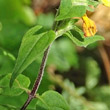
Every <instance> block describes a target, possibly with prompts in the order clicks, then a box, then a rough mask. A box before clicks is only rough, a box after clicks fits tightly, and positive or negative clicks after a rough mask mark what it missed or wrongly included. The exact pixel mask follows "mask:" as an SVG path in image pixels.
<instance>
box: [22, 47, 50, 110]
mask: <svg viewBox="0 0 110 110" xmlns="http://www.w3.org/2000/svg"><path fill="white" fill-rule="evenodd" d="M49 48H50V46H49V47H48V48H47V49H46V51H45V52H44V56H43V59H42V63H41V66H40V70H39V74H38V77H37V79H36V81H35V84H34V86H33V89H32V91H31V93H30V94H29V96H28V99H27V101H26V102H25V104H24V105H23V107H22V108H21V110H25V109H26V107H27V106H28V105H29V103H30V102H31V100H32V99H33V98H35V95H36V92H37V90H38V88H39V85H40V83H41V80H42V77H43V74H44V68H45V65H46V61H47V57H48V53H49Z"/></svg>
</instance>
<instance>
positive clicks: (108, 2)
mask: <svg viewBox="0 0 110 110" xmlns="http://www.w3.org/2000/svg"><path fill="white" fill-rule="evenodd" d="M100 1H101V2H102V3H103V4H104V5H105V6H107V7H110V0H100Z"/></svg>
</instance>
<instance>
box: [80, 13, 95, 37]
mask: <svg viewBox="0 0 110 110" xmlns="http://www.w3.org/2000/svg"><path fill="white" fill-rule="evenodd" d="M82 20H83V31H84V35H85V37H90V36H94V35H95V34H96V32H97V29H96V25H95V22H94V21H92V20H91V19H89V18H88V17H87V15H86V14H85V15H84V16H83V17H82Z"/></svg>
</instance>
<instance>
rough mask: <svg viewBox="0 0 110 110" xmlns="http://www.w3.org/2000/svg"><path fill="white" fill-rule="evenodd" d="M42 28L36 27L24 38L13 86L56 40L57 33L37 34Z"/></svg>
mask: <svg viewBox="0 0 110 110" xmlns="http://www.w3.org/2000/svg"><path fill="white" fill-rule="evenodd" d="M41 28H42V27H41V26H35V27H33V28H32V29H30V30H29V31H28V32H27V33H26V34H25V36H24V38H23V40H22V44H21V47H20V50H19V54H18V58H17V61H16V65H15V68H14V70H13V74H12V77H11V81H10V86H12V84H13V81H14V80H15V78H16V77H17V76H18V75H19V74H20V73H22V72H23V71H24V69H26V67H27V66H29V65H30V64H31V63H32V62H33V61H34V60H36V58H37V57H38V56H39V55H40V54H41V53H42V52H44V50H45V49H46V48H47V47H48V46H49V45H50V44H51V43H52V41H53V40H55V32H54V31H48V32H45V33H41V34H36V35H34V34H35V33H37V32H38V31H39V30H40V29H41Z"/></svg>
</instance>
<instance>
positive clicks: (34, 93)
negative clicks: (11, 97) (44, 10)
mask: <svg viewBox="0 0 110 110" xmlns="http://www.w3.org/2000/svg"><path fill="white" fill-rule="evenodd" d="M57 14H58V11H57ZM57 14H56V15H57ZM57 25H58V22H54V24H53V28H52V29H53V30H54V31H56V29H57ZM50 47H51V44H50V46H48V48H47V49H46V51H45V52H44V56H43V59H42V63H41V65H40V70H39V74H38V77H37V79H36V81H35V84H34V86H33V89H32V91H31V92H30V93H29V96H28V99H27V100H26V102H25V104H24V105H23V106H22V108H21V109H20V110H25V109H26V108H27V106H28V105H29V103H30V102H31V101H32V99H33V98H35V96H36V92H37V91H38V88H39V85H40V83H41V80H42V77H43V74H44V69H45V65H46V61H47V58H48V53H49V49H50Z"/></svg>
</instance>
